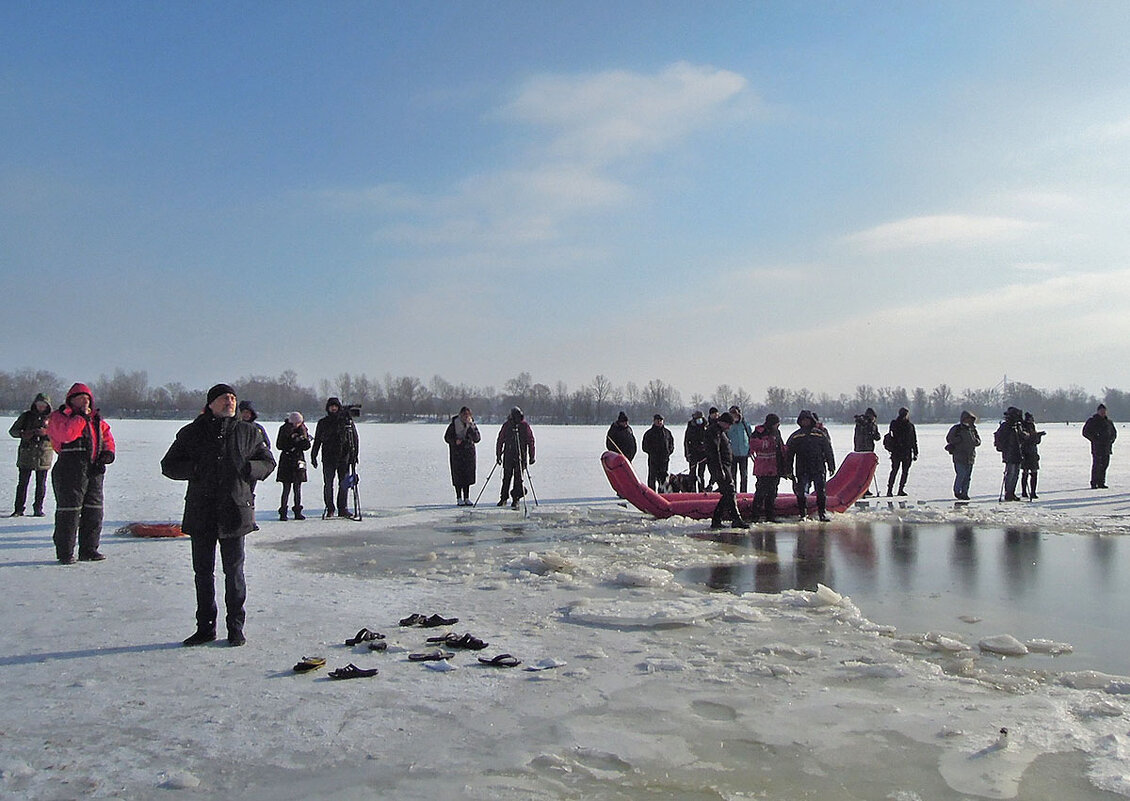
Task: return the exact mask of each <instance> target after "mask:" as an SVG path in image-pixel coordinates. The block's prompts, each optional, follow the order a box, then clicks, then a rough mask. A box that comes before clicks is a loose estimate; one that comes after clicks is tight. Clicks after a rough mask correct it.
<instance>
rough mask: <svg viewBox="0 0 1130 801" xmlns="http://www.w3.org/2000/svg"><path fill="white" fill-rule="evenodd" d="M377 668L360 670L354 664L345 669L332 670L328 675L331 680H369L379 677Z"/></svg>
mask: <svg viewBox="0 0 1130 801" xmlns="http://www.w3.org/2000/svg"><path fill="white" fill-rule="evenodd" d="M377 673H378V671H377V669H376V668H359V667H357V666H356V665H355V664H353V663H352V662H350V663H349V664H348V665H346V666H345V667H343V668H338V669H337V670H331V671H330V672H329V673H328V674H326V675H328V676H329V677H330V678H331V679H367V678H369V677H370V676H375V675H377Z"/></svg>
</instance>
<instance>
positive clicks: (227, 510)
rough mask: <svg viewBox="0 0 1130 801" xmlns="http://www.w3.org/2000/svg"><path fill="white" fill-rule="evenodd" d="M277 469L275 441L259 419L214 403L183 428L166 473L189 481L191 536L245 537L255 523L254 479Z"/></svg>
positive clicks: (164, 463)
mask: <svg viewBox="0 0 1130 801" xmlns="http://www.w3.org/2000/svg"><path fill="white" fill-rule="evenodd" d="M274 469H275V457H274V456H273V455H272V454H271V446H270V445H269V444H268V443H267V442H266V441H265V440H264V439H263V435H262V434H261V433H260V431H259V429H258V428H256V427H255V425H254V424H253V423H245V422H244V421H242V420H240V419H238V418H235V417H216V416H215V415H214V414H212V411H211V409H205V410H204V412H202V413H201V414H199V415H197V417H196V419H195V420H193V421H192V422H191V423H189V424H188V425H186V426H185V427H184V428H182V429H181V430H180V431H178V432H177V436H176V439H175V440H173V444H172V445H170V446H169V450H168V452H167V453H165V458H163V459H162V460H161V473H162V474H163V475H165V476H166V477H168V478H171V479H173V480H174V481H187V482H188V490H187V492H186V493H185V496H184V517H183V518H182V520H181V530H182V531H184V533H185V534H188V535H189V536H190V537H218V538H220V539H224V538H227V537H242V536H243V535H245V534H248V533H250V532H251V531H252V530H253V529H254V528H255V496H254V495H253V494H252V492H251V482H253V481H262V480H263V479H265V478H266V477H267V476H269V475H270V474H271V471H273V470H274Z"/></svg>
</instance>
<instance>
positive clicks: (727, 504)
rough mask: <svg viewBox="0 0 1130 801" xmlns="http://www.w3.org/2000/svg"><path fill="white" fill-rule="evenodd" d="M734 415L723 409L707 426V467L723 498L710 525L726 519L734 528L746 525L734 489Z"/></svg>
mask: <svg viewBox="0 0 1130 801" xmlns="http://www.w3.org/2000/svg"><path fill="white" fill-rule="evenodd" d="M733 424H734V418H733V417H732V416H731V415H730V413H729V412H722V414H720V415H718V419H717V420H715V421H713V422H712V423H710V424H709V425H708V426H707V427H706V466H707V468H709V470H710V480H711V482H712V483H716V484H717V485H718V491H719V492H720V493H722V497H721V498H719V499H718V505H717V506H715V507H714V514H713V515H712V516H711V519H710V527H711V528H722V519H723V518H729V519H730V524H731V525H732V526H733V527H734V528H749V523H747V522H745V521H744V520H742V516H741V514H740V513H739V512H738V504H737V502H736V501H735V495H736V494H737V492H736V490H735V489H734V472H733V471H734V450H733V448H731V447H730V435H729V431H730V426H732V425H733Z"/></svg>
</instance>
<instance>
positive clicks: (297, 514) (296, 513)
mask: <svg viewBox="0 0 1130 801" xmlns="http://www.w3.org/2000/svg"><path fill="white" fill-rule="evenodd" d="M294 519H295V520H305V519H306V515H304V514H302V507H301V506H296V507H294Z"/></svg>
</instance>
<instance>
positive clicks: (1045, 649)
mask: <svg viewBox="0 0 1130 801" xmlns="http://www.w3.org/2000/svg"><path fill="white" fill-rule="evenodd" d="M1024 644H1025V645H1026V646H1027V647H1028V650H1029V651H1031V652H1032V653H1034V654H1051V655H1052V656H1060V655H1061V654H1069V653H1071V652H1072V651H1074V650H1075V647H1074V646H1073V645H1070V644H1069V643H1065V642H1056V641H1055V640H1041V639H1036V640H1028V641H1027V642H1026V643H1024Z"/></svg>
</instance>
